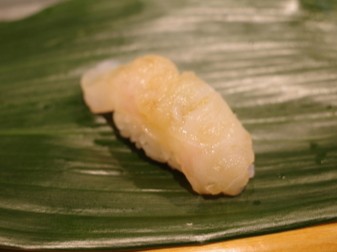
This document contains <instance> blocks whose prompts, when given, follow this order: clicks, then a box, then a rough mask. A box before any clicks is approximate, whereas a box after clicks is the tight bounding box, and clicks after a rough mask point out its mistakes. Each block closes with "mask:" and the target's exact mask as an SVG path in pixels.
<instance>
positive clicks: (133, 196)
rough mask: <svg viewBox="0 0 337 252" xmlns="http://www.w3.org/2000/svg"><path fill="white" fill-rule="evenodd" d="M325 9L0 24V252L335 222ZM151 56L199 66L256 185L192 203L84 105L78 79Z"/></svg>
mask: <svg viewBox="0 0 337 252" xmlns="http://www.w3.org/2000/svg"><path fill="white" fill-rule="evenodd" d="M336 17H337V6H336V3H335V1H332V0H331V1H329V0H326V1H314V0H302V1H296V0H282V1H281V0H277V1H272V2H271V1H265V0H259V1H236V0H235V1H234V0H229V1H220V0H214V1H202V0H184V1H178V0H174V1H164V0H159V1H158V0H138V1H137V0H126V1H117V0H116V1H107V0H106V1H105V0H102V1H94V0H70V1H64V2H61V3H60V4H59V5H56V6H54V7H51V8H48V9H46V10H44V11H42V12H41V13H39V14H37V15H34V16H32V17H29V18H26V19H24V20H21V21H16V22H3V23H0V118H1V119H0V122H1V123H0V244H1V246H5V247H6V246H8V247H18V248H34V249H47V248H51V249H55V248H113V249H121V248H139V247H150V246H157V245H161V246H164V245H177V244H186V243H198V242H208V241H215V240H226V239H231V238H237V237H243V236H249V235H257V234H262V233H270V232H276V231H281V230H287V229H292V228H297V227H304V226H307V225H312V224H316V223H323V222H328V221H333V220H337V194H336V190H337V144H336V143H337V130H336V129H337V85H336V83H337V63H336V62H337V50H336V49H337V47H336V43H335V42H336V41H337V18H336ZM146 53H159V54H162V55H165V56H167V57H169V58H171V59H172V60H173V61H175V62H176V63H177V64H178V65H179V67H180V68H182V69H186V70H193V71H195V72H196V73H197V74H198V75H199V76H200V77H201V78H203V79H205V80H206V81H207V82H208V83H210V84H211V85H213V86H214V87H215V88H216V89H217V90H218V91H219V92H221V94H222V95H223V97H224V98H225V99H226V100H227V101H228V102H229V104H230V105H231V106H232V108H233V109H234V111H235V112H236V113H237V115H238V116H239V118H240V119H241V120H242V122H243V123H244V125H245V127H246V128H247V129H249V131H250V132H251V133H252V135H253V138H254V146H255V151H256V177H255V178H254V179H253V180H252V181H251V182H250V183H249V185H248V187H247V188H246V190H245V191H244V192H243V193H242V194H241V195H240V196H238V197H224V196H221V197H202V196H198V195H195V194H193V193H192V192H191V188H190V186H189V185H188V183H187V182H186V180H185V178H184V177H183V176H182V175H181V174H179V173H176V172H173V171H171V170H170V169H168V167H166V166H165V165H162V164H158V163H155V162H152V161H151V160H149V159H147V158H146V157H145V156H144V155H143V153H142V152H140V151H138V150H136V149H135V148H134V146H132V145H131V144H129V143H128V142H127V141H126V140H125V139H121V138H120V137H119V136H118V133H117V132H116V131H114V130H113V129H112V128H111V126H110V125H109V124H108V123H107V121H108V122H109V121H111V120H110V119H109V116H106V117H102V116H95V115H92V114H90V112H89V111H88V109H87V107H86V106H85V105H84V103H83V101H82V95H81V90H80V87H79V79H80V76H81V74H82V73H83V72H84V71H85V70H87V69H88V68H90V67H91V66H92V65H94V64H95V63H97V62H99V61H101V60H104V59H109V58H110V59H114V60H116V61H118V62H126V61H128V60H130V59H132V58H134V57H136V56H139V55H143V54H146Z"/></svg>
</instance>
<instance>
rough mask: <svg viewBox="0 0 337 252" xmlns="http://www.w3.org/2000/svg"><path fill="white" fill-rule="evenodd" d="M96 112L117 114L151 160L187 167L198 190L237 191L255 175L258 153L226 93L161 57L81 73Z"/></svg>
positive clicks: (125, 134)
mask: <svg viewBox="0 0 337 252" xmlns="http://www.w3.org/2000/svg"><path fill="white" fill-rule="evenodd" d="M81 87H82V90H83V94H84V101H85V103H86V104H87V105H88V107H89V108H90V110H91V111H92V112H93V113H106V112H113V120H114V123H115V125H116V127H117V128H118V130H119V131H120V134H121V135H122V136H123V137H126V138H129V139H130V140H131V141H132V142H134V143H135V145H136V146H137V147H138V148H142V149H143V150H144V152H145V153H146V155H147V156H149V157H150V158H152V159H154V160H156V161H159V162H164V163H167V164H168V165H169V166H170V167H172V168H173V169H177V170H179V171H181V172H182V173H183V174H184V175H185V176H186V178H187V180H188V181H189V183H190V184H191V186H192V188H193V190H194V191H195V192H197V193H199V194H210V195H216V194H221V193H222V194H226V195H237V194H239V193H240V192H241V191H242V190H243V189H244V188H245V186H246V184H247V183H248V181H249V179H250V178H252V177H253V176H254V166H253V163H254V151H253V146H252V139H251V136H250V134H249V133H248V132H247V131H246V130H245V129H244V127H243V126H242V124H241V123H240V121H239V120H238V118H237V117H236V116H235V115H234V113H233V112H232V111H231V109H230V108H229V106H228V105H227V103H226V102H225V100H224V99H223V98H222V96H221V95H220V94H219V93H218V92H216V91H215V90H214V89H213V88H212V87H211V86H209V85H208V84H206V83H205V82H204V81H202V80H201V79H200V78H198V77H197V76H196V75H195V74H194V73H193V72H182V73H180V72H179V71H178V69H177V67H176V66H175V64H174V63H173V62H172V61H171V60H169V59H167V58H164V57H162V56H159V55H146V56H142V57H139V58H137V59H135V60H134V61H132V62H131V63H129V64H125V65H121V66H117V65H116V64H115V63H114V62H110V63H109V62H105V63H103V64H100V65H98V66H97V67H95V68H93V69H91V70H89V71H88V72H86V73H85V74H84V75H83V76H82V80H81Z"/></svg>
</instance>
